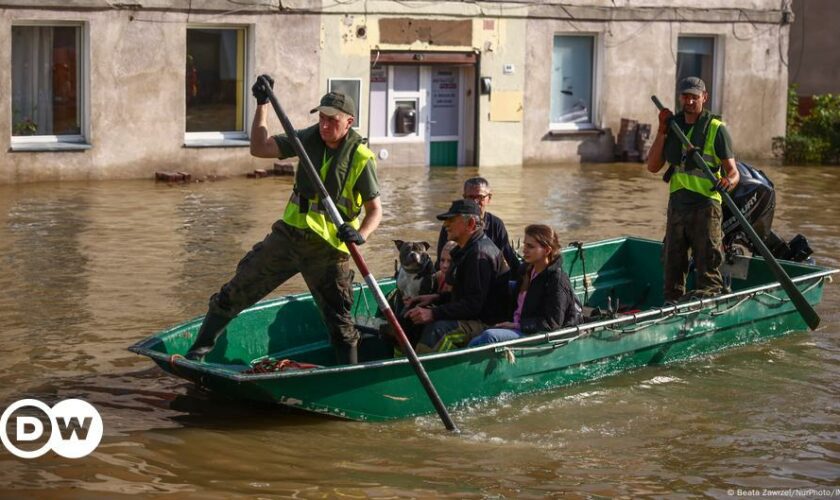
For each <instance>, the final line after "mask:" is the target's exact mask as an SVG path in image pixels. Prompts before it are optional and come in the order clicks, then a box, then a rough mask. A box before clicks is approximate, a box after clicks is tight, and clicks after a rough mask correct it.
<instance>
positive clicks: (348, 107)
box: [309, 92, 356, 116]
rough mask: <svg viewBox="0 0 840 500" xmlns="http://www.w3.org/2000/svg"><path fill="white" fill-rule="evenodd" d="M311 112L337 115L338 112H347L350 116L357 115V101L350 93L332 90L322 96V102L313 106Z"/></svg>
mask: <svg viewBox="0 0 840 500" xmlns="http://www.w3.org/2000/svg"><path fill="white" fill-rule="evenodd" d="M309 112H310V113H317V112H321V113H324V114H325V115H327V116H335V115H337V114H338V113H347V114H348V115H350V116H356V103H355V102H353V98H352V97H350V96H349V95H344V94H342V93H341V92H330V93H329V94H325V95H324V97H322V98H321V104H319V105H318V107H316V108H312V110H311V111H309Z"/></svg>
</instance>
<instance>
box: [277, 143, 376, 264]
mask: <svg viewBox="0 0 840 500" xmlns="http://www.w3.org/2000/svg"><path fill="white" fill-rule="evenodd" d="M372 158H374V154H373V151H371V150H370V149H368V147H367V146H365V145H364V144H359V145H358V146H357V147H356V151H355V153H354V154H353V158H352V159H351V160H350V168H349V169H347V176H346V177H345V178H344V181H343V182H341V183H340V185H341V186H342V188H341V192H340V193H339V194H338V195H337V196H336V195H334V194H333V193H330V195H331V196H332V200H333V203H335V206H336V208H338V211H339V212H340V213H341V215H342V217H343V218H344V220H345V222H347V223H348V224H350V225H351V226H353V227H354V228H355V229H359V227H360V226H361V222H360V221H359V214H360V213H361V211H362V195H361V194H359V193H354V192H353V187H354V186H355V185H356V181H357V180H358V179H359V176H360V175H361V174H362V172H363V171H364V169H365V167H366V166H367V164H368V162H369V161H370V160H371V159H372ZM338 161H340V158H339V155H336V156H335V157H333V158H331V159H330V160H326V158H324V160H323V161H322V163H321V169H320V177H321V181H324V180H326V177H327V173H328V172H329V171H330V169H331V168H336V165H335V163H336V162H338ZM298 168H301V166H300V165H299V166H298ZM301 199H302V195H301V194H300V193H298V192H297V190H293V191H292V196H291V198H290V199H289V203H288V204H287V205H286V211H285V212H284V213H283V221H285V222H286V224H289V225H290V226H293V227H297V228H300V229H307V228H308V229H310V230H312V231H313V232H314V233H315V234H317V235H318V236H320V237H321V238H323V239H325V240H326V241H327V242H328V243H329V244H330V245H332V246H334V247H335V248H336V249H338V250H340V251H342V252H344V253H350V251H349V250H348V249H347V245H345V244H344V242H342V241H341V240H339V239H338V235H337V233H338V228H337V227H336V226H335V224H333V223H332V221H330V218H329V214H327V210H326V208H325V207H324V206H322V205H321V196H320V195H318V194H316V195H314V198H308V202H309V203H308V205H309V209H308V210H307V211H305V212H303V211H301Z"/></svg>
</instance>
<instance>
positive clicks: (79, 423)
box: [0, 399, 103, 458]
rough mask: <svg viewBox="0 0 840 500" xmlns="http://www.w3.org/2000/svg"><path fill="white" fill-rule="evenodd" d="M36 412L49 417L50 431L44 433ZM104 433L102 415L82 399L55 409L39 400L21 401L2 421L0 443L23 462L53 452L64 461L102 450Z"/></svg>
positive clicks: (7, 411) (7, 410)
mask: <svg viewBox="0 0 840 500" xmlns="http://www.w3.org/2000/svg"><path fill="white" fill-rule="evenodd" d="M33 409H34V410H38V411H40V412H41V413H43V414H44V415H46V417H47V418H46V420H47V421H48V422H49V425H50V429H49V430H48V431H46V432H45V430H44V419H43V418H38V416H35V415H33V413H38V412H37V411H32V410H33ZM16 413H17V415H16ZM10 422H11V423H12V425H11V426H10V425H9V424H10ZM102 430H103V427H102V417H100V416H99V412H98V411H96V408H94V407H93V405H91V404H90V403H88V402H86V401H82V400H81V399H65V400H64V401H60V402H58V403H57V404H56V405H55V406H53V407H52V408H50V407H49V405H47V404H44V403H42V402H41V401H38V400H37V399H21V400H20V401H17V402H16V403H14V404H12V405H11V406H9V407H8V408H6V411H4V412H3V416H2V417H0V440H2V441H3V445H4V446H5V447H6V449H7V450H9V452H10V453H11V454H12V455H14V456H16V457H20V458H37V457H40V456H41V455H43V454H44V453H46V452H48V451H50V450H51V449H52V450H53V451H54V452H56V453H57V454H58V455H61V456H62V457H65V458H82V457H84V456H86V455H88V454H90V453H91V452H92V451H93V450H95V449H96V447H97V446H99V441H100V440H101V439H102ZM10 431H11V432H10ZM9 434H12V435H13V438H10V437H9ZM39 445H40V446H39Z"/></svg>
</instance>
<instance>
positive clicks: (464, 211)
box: [437, 200, 481, 220]
mask: <svg viewBox="0 0 840 500" xmlns="http://www.w3.org/2000/svg"><path fill="white" fill-rule="evenodd" d="M456 215H477V216H479V217H480V216H481V207H480V206H478V203H476V202H475V200H455V201H453V202H452V205H451V206H450V207H449V210H447V211H446V212H445V213H442V214H440V215H438V216H437V218H438V220H446V219H451V218H452V217H455V216H456Z"/></svg>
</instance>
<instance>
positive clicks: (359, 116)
mask: <svg viewBox="0 0 840 500" xmlns="http://www.w3.org/2000/svg"><path fill="white" fill-rule="evenodd" d="M333 82H359V98H358V99H356V96H350V97H352V98H353V99H355V100H356V117H355V118H356V119H355V121H354V122H353V128H354V129H357V130H360V129H361V127H362V109H364V108H363V107H362V96H363V95H364V94H365V86H364V82H362V79H361V78H351V77H335V78H327V92H332V91H333V88H332V85H333ZM368 92H370V90H368Z"/></svg>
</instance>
